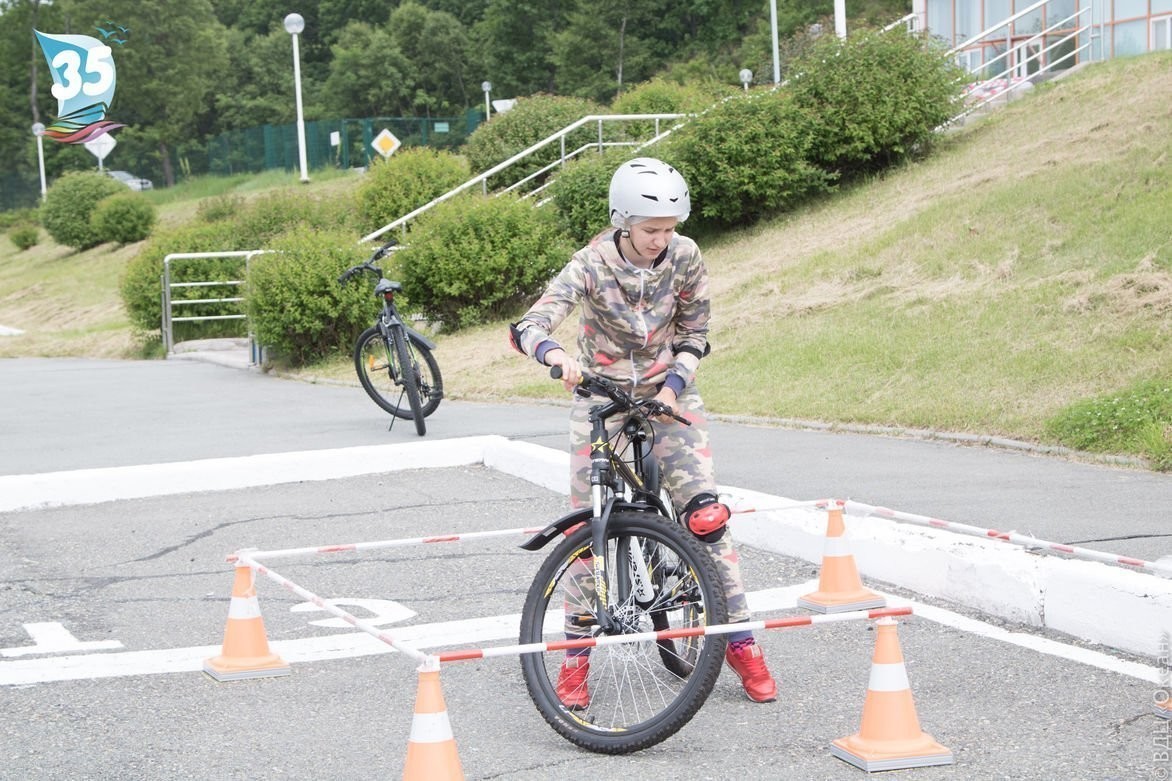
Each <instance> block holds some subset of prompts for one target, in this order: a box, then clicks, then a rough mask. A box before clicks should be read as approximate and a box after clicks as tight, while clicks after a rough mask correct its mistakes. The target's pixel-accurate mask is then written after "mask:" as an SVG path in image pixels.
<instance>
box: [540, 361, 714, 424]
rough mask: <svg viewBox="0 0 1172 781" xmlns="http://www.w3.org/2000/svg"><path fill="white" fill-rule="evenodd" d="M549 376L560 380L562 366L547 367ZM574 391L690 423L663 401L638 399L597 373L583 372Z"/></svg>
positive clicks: (625, 407)
mask: <svg viewBox="0 0 1172 781" xmlns="http://www.w3.org/2000/svg"><path fill="white" fill-rule="evenodd" d="M549 376H550V377H552V378H553V379H555V380H560V379H561V378H562V367H560V366H551V367H549ZM574 392H575V393H577V394H579V395H582V396H594V395H599V396H606V397H607V398H608V399H610V400H611V401H613V402H614V403H615V404H617V405H618V406H619V408H620V409H623V410H634V409H639V410H641V411H642V412H643V413H644V414H645V415H651V416H657V415H664V416H667V417H669V418H672V419H673V420H678V421H679V422H680V423H683V424H684V425H685V426H690V425H692V422H691V421H690V420H687V419H686V418H683V417H681V416H679V415H677V414H675V412H673V411H672V408H671V407H669V406H667V405H666V404H664V403H663V402H661V401H656V400H655V399H647V400H646V401H638V400H636V399H635V397H634V396H632V395H631V394H629V393H627V392H626V391H625V390H623V389H622V388H620V387H619V386H618V385H616V384H615V383H614V382H612V381H611V380H608V379H606V378H605V377H600V376H598V375H597V374H583V375H582V379H580V380H579V381H578V387H577V388H575V389H574Z"/></svg>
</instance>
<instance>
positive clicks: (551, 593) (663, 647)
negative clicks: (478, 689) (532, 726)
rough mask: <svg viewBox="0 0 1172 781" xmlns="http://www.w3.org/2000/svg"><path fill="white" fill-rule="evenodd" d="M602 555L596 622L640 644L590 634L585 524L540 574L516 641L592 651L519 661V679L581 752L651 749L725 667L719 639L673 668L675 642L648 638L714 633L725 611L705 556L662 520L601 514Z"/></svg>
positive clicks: (591, 595)
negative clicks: (604, 590) (707, 629)
mask: <svg viewBox="0 0 1172 781" xmlns="http://www.w3.org/2000/svg"><path fill="white" fill-rule="evenodd" d="M604 555H605V556H606V571H607V573H608V583H609V591H610V594H609V596H608V603H609V605H608V607H607V612H608V614H609V615H610V617H611V619H612V620H613V621H614V622H615V624H616V625H617V627H618V628H617V632H616V636H617V635H630V634H640V633H648V634H647V636H646V637H645V638H644V639H641V640H638V641H635V642H623V643H617V642H613V641H612V640H611V639H610V638H609V637H607V636H602V635H600V634H599V632H600V630H599V623H598V616H597V600H596V599H595V584H594V561H593V553H592V550H591V540H590V528H589V525H585V524H584V525H583V526H582V527H581V528H579V529H577V530H575V531H574V532H572V533H571V534H570V535H569V536H567V537H566V538H565V539H564V540H563V541H562V542H561V543H560V544H559V545H558V547H557V548H555V549H554V551H553V553H552V554H550V556H549V558H548V559H546V561H545V562H544V563H543V564H542V566H541V569H540V570H539V572H538V575H537V578H536V579H535V580H534V582H533V585H532V586H531V587H530V589H529V594H528V596H527V597H526V599H525V608H524V612H523V613H522V616H521V638H520V640H521V643H522V644H525V643H549V642H556V641H558V640H561V639H562V638H565V639H569V640H577V639H585V638H595V642H596V643H597V644H595V645H593V647H590V648H589V649H587V650H586V651H585V652H584V653H583V652H582V651H580V650H577V649H571V650H560V651H555V650H550V651H542V652H536V653H528V654H523V655H522V656H521V669H522V673H523V674H524V677H525V684H526V686H527V688H528V690H529V696H530V697H531V698H532V699H533V702H534V704H535V705H536V706H537V709H538V711H539V712H540V713H541V715H542V717H544V719H545V720H546V722H548V723H549V725H550V726H552V727H553V728H554V729H555V730H556V731H557V732H558V733H559V734H561V735H562V736H563V737H565V738H566V739H568V740H569V741H571V742H572V743H575V744H577V745H579V746H581V747H582V748H585V749H588V750H590V751H596V752H599V753H605V754H625V753H629V752H632V751H638V750H640V749H643V748H647V747H648V746H653V745H655V744H657V743H660V742H662V741H663V740H665V739H667V738H668V737H670V736H671V735H674V734H675V733H676V732H677V731H678V730H679V729H680V728H681V727H683V726H684V725H685V724H687V723H688V721H689V720H691V718H692V716H694V715H695V714H696V711H698V710H699V709H700V706H701V705H703V704H704V701H705V699H707V697H708V694H709V693H710V692H711V691H712V687H713V686H714V685H715V683H716V679H717V676H718V675H719V674H720V669H721V664H722V663H723V659H724V648H725V644H726V642H725V636H724V635H713V636H711V637H707V636H704V635H699V636H697V637H695V638H694V639H692V640H690V641H689V642H688V643H687V644H686V648H687V649H688V652H687V655H688V658H686V659H684V658H680V655H679V654H677V652H676V651H675V650H674V649H675V648H677V647H681V646H678V645H677V644H679V643H680V642H681V641H680V640H679V639H675V640H673V639H670V638H669V639H661V638H660V639H657V638H656V636H655V634H654V633H658V632H660V631H662V630H683V629H689V628H693V627H696V628H702V627H703V626H704V625H706V624H723V623H725V622H726V621H727V620H728V609H727V606H726V603H725V595H724V590H723V587H722V585H721V582H720V579H719V578H718V577H717V573H716V567H715V564H714V562H713V560H712V556H711V554H710V553H709V552H708V550H707V549H706V548H705V547H704V546H703V545H702V544H701V543H700V542H699V541H698V540H696V539H695V538H694V537H692V536H691V535H690V534H688V533H687V532H685V531H684V530H682V529H681V528H680V527H678V526H676V525H674V524H672V523H671V522H669V521H667V520H666V519H664V518H663V517H662V516H659V515H655V514H652V513H646V512H617V513H615V514H614V515H612V516H611V519H610V525H609V528H608V531H607V545H606V551H605V554H604ZM639 573H641V574H639ZM648 582H649V583H651V584H652V587H651V588H650V589H648V588H647V585H646V584H647V583H648ZM640 584H642V585H640ZM681 648H682V647H681Z"/></svg>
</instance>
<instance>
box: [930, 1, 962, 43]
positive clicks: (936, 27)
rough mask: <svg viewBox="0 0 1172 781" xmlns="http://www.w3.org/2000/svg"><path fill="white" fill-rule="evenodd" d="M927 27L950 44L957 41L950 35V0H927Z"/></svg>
mask: <svg viewBox="0 0 1172 781" xmlns="http://www.w3.org/2000/svg"><path fill="white" fill-rule="evenodd" d="M928 29H929V30H931V31H932V34H933V35H939V36H940V37H942V38H943V39H944V40H946V41H948V43H949V44H950V45H954V44H956V43H957V41H956V40H955V39H954V38H953V37H952V0H928Z"/></svg>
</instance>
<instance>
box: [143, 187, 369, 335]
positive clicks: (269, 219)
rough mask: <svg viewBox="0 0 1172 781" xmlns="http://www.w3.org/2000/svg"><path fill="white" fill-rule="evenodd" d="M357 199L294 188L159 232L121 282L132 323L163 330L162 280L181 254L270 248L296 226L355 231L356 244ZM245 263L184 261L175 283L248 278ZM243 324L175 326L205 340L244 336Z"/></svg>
mask: <svg viewBox="0 0 1172 781" xmlns="http://www.w3.org/2000/svg"><path fill="white" fill-rule="evenodd" d="M353 203H354V202H353V200H352V199H351V198H332V199H330V200H323V199H319V198H315V197H313V196H311V195H309V194H307V193H301V192H297V191H293V190H286V191H280V192H278V193H275V194H271V195H265V196H264V197H263V198H258V199H255V200H252V201H249V202H247V203H246V204H240V202H238V201H236V200H232V199H225V200H223V201H215V200H214V199H213V201H212V203H210V204H209V206H208V208H207V209H206V210H204V211H203V215H204V217H203V219H214V221H212V222H193V223H190V224H188V225H185V226H182V227H179V228H176V229H172V230H168V231H165V232H162V233H159V234H156V235H155V236H153V237H152V238H151V240H150V241H149V242H147V244H146V245H145V246H144V247H143V249H142V250H141V251H140V252H139V253H138V255H137V256H135V257H134V258H133V259H132V260H131V261H130V263H128V264H127V266H126V270H125V272H124V273H123V276H122V280H121V283H120V284H121V292H122V303H123V304H124V305H125V306H126V311H127V313H128V314H129V316H130V320H131V322H132V323H133V324H134V325H135V326H136V327H138V328H141V329H144V330H146V331H158V330H159V329H160V328H161V327H162V306H161V302H160V300H159V296H160V292H161V291H160V287H159V280H160V278H161V277H162V274H163V258H164V257H166V256H167V255H168V254H171V253H177V252H231V251H239V250H255V249H267V248H268V247H269V245H270V243H271V242H272V241H273V239H274V238H276V237H277V236H280V235H281V234H283V233H285V232H287V231H288V230H290V229H291V228H293V227H294V226H299V227H303V228H304V229H305V230H307V231H311V232H314V231H331V230H352V233H351V235H350V238H349V239H348V243H351V244H353V243H354V241H355V239H354V236H355V235H356V234H357V227H356V226H355V225H354V223H355V222H356V220H355V218H354V214H353V212H354V209H353ZM230 204H236V205H237V206H238V208H237V209H236V211H235V213H234V214H233V215H231V216H228V215H227V214H226V211H227V208H228V206H229V205H230ZM242 274H243V262H242V261H240V260H239V259H230V258H226V259H201V260H194V261H179V262H177V263H175V264H173V265H172V273H171V277H172V281H176V282H188V281H203V280H208V279H243V276H241V275H242ZM173 295H174V296H182V295H187V296H189V297H191V298H203V297H207V296H206V293H186V292H184V290H183V289H180V290H178V291H175V293H174V294H173ZM194 306H196V307H198V308H199V310H200V311H199V313H200V314H230V313H234V312H238V311H239V307H238V306H237V305H235V304H220V305H212V304H198V305H194ZM242 330H243V326H242V325H241V324H240V321H234V320H224V321H219V322H217V321H205V322H202V323H195V324H184V323H176V324H175V333H176V335H177V336H176V339H177V340H178V339H180V338H181V337H184V336H187V335H191V334H199V335H200V336H224V335H231V336H238V335H241V332H242Z"/></svg>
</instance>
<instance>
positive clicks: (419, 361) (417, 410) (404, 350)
mask: <svg viewBox="0 0 1172 781" xmlns="http://www.w3.org/2000/svg"><path fill="white" fill-rule="evenodd" d="M396 243H397V242H395V241H394V240H392V241H390V242H388V243H386V244H384V245H383V246H381V247H379V248H378V249H376V250H375V251H374V253H373V254H372V255H371V256H370V258H369V259H368V260H367V261H366V262H365V263H361V264H359V265H357V266H353V267H351V268H349V269H347V270H346V271H344V272H343V273H342V275H341V276H340V277H338V284H340V285H345V284H346V283H347V282H349V281H350V280H351V279H353V278H354V277H355V276H359V275H362V274H367V273H369V274H373V275H374V276H375V278H376V279H377V280H378V284H376V285H375V288H374V294H375V295H376V296H378V297H380V298H381V299H382V302H383V309H382V312H381V313H380V314H379V317H378V319H377V320H376V321H375V323H374V325H372V326H371V327H370V328H367V329H366V330H365V331H363V332H362V334H361V335H359V337H358V341H357V342H356V343H355V345H354V369H355V370H356V371H357V372H358V380H359V382H361V383H362V387H363V388H364V389H365V390H366V393H367V394H368V395H369V396H370V398H372V399H373V400H374V403H375V404H377V405H379V406H380V407H382V408H383V409H384V410H386V411H387V412H389V413H391V415H393V416H395V417H396V418H403V419H405V420H411V421H414V423H415V431H416V433H418V434H419V436H423V435H424V434H426V433H427V423H426V422H425V421H424V418H426V417H427V416H428V415H430V414H431V413H433V412H435V410H436V407H438V406H439V403H440V401H441V400H442V399H443V397H444V386H443V379H442V378H441V376H440V370H439V364H437V363H436V361H435V358H434V357H433V356H432V354H431V351H432V350H434V349H435V344H434V343H433V342H431V341H430V340H429V339H428V338H427V337H426V336H424V335H423V334H421V333H419V332H418V331H416V330H415V329H413V328H411V327H410V326H409V325H407V324H406V322H404V320H403V318H402V316H401V315H400V314H399V310H398V309H397V308H396V307H395V294H396V293H399V292H401V291H402V290H403V286H402V285H401V284H399V283H398V282H392V281H391V280H389V279H387V278H386V277H385V276H383V270H382V269H381V268H379V267H378V266H376V265H374V264H375V263H376V262H378V261H379V260H381V259H382V258H384V257H386V256H387V254H388V253H389V252H390V251H391V247H393V246H395V244H396ZM404 399H406V403H404ZM391 425H392V426H393V425H394V421H393V420H392V422H391Z"/></svg>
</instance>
